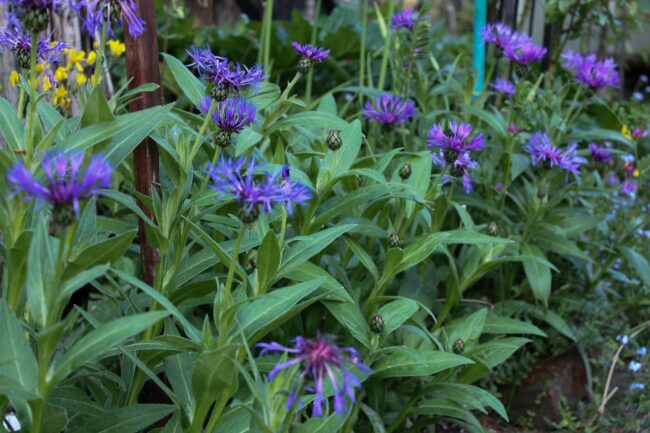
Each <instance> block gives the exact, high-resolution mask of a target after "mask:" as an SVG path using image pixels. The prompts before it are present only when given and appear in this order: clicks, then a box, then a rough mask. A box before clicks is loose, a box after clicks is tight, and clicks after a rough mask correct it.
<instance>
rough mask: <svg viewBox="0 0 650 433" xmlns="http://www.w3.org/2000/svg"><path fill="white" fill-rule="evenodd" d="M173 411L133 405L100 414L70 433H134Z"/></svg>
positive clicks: (168, 407) (145, 405)
mask: <svg viewBox="0 0 650 433" xmlns="http://www.w3.org/2000/svg"><path fill="white" fill-rule="evenodd" d="M174 410H175V407H174V406H171V405H163V404H135V405H131V406H126V407H122V408H119V409H116V410H113V411H110V412H104V413H100V414H99V415H98V416H96V417H94V418H90V419H89V420H87V421H86V422H84V423H83V424H82V425H81V427H79V428H78V429H75V430H73V431H72V432H71V433H136V432H139V431H144V430H145V429H146V428H147V427H149V426H150V425H151V424H153V423H155V422H156V421H158V420H159V419H162V418H164V417H166V416H167V415H169V414H170V413H172V412H173V411H174Z"/></svg>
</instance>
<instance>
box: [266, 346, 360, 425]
mask: <svg viewBox="0 0 650 433" xmlns="http://www.w3.org/2000/svg"><path fill="white" fill-rule="evenodd" d="M258 347H261V348H262V351H261V352H260V355H266V354H269V353H286V354H287V355H288V356H289V360H288V361H286V362H282V363H280V364H277V365H276V366H275V367H274V368H273V370H271V372H270V373H269V376H268V378H269V380H273V379H274V378H275V377H276V376H277V375H278V373H280V372H281V371H282V370H284V369H286V368H288V367H291V366H293V365H300V366H301V373H300V382H301V383H302V382H305V381H311V382H313V387H311V386H305V387H304V389H305V390H307V391H311V392H313V393H314V406H313V408H312V416H322V415H323V403H324V402H325V394H324V384H325V381H326V380H328V381H329V383H330V385H331V386H332V390H333V391H334V410H335V411H336V413H338V414H343V413H345V412H346V411H347V401H348V400H349V401H350V403H354V401H355V391H354V390H355V389H356V388H360V387H361V382H360V381H359V379H358V378H357V376H355V375H354V373H352V371H350V368H349V367H350V366H355V367H356V369H357V370H359V371H360V372H366V371H370V369H369V368H368V367H367V366H365V365H364V364H363V363H362V362H361V359H360V358H359V354H358V353H357V351H356V350H355V349H354V348H352V347H338V346H337V345H336V344H334V342H333V341H332V340H330V339H329V338H327V337H324V336H321V335H320V334H319V335H317V336H316V338H314V339H313V340H308V339H306V338H303V337H296V338H295V339H294V340H293V347H287V346H282V345H281V344H278V343H260V344H258ZM298 388H299V386H298V385H296V386H295V387H294V391H292V392H291V395H290V396H289V399H288V401H287V407H288V408H290V407H291V406H293V404H294V403H295V401H296V399H297V398H298V395H297V394H298Z"/></svg>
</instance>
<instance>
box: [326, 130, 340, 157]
mask: <svg viewBox="0 0 650 433" xmlns="http://www.w3.org/2000/svg"><path fill="white" fill-rule="evenodd" d="M342 144H343V142H342V141H341V131H339V130H338V129H332V130H330V131H329V132H328V133H327V147H328V148H329V149H330V150H331V151H333V152H336V151H337V150H339V149H340V148H341V145H342Z"/></svg>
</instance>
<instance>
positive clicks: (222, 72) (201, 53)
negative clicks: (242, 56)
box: [187, 47, 264, 101]
mask: <svg viewBox="0 0 650 433" xmlns="http://www.w3.org/2000/svg"><path fill="white" fill-rule="evenodd" d="M187 54H189V56H190V57H191V58H192V60H193V62H192V63H190V65H189V66H192V67H194V69H196V70H197V72H198V73H199V74H200V75H201V77H202V78H203V79H204V80H206V81H207V82H208V85H209V86H208V91H209V92H210V93H209V96H211V97H212V98H214V99H216V100H218V101H222V100H224V99H226V98H227V97H228V95H230V94H235V95H237V94H239V93H240V92H241V91H242V89H244V88H247V87H250V88H251V89H253V90H254V91H257V89H258V87H259V85H260V83H261V82H262V80H263V79H264V71H263V70H262V68H261V67H260V66H258V65H255V66H253V67H252V68H248V67H247V66H244V65H241V64H239V63H236V62H229V61H228V59H227V58H225V57H219V56H216V55H214V54H213V53H212V51H210V48H208V47H206V48H197V47H192V48H190V49H189V50H187Z"/></svg>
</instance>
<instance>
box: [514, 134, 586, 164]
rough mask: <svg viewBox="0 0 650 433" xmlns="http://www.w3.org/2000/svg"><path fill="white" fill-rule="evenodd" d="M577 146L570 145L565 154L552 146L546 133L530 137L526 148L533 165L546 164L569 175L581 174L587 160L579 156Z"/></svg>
mask: <svg viewBox="0 0 650 433" xmlns="http://www.w3.org/2000/svg"><path fill="white" fill-rule="evenodd" d="M576 149H577V145H576V144H575V143H574V144H572V145H570V146H569V147H568V148H567V149H566V150H565V151H564V152H563V151H562V150H560V149H559V148H558V147H555V146H553V145H552V144H551V139H550V138H549V136H548V135H546V133H545V132H536V133H534V134H532V135H531V136H530V139H529V140H528V145H526V147H525V148H524V150H526V151H527V152H528V153H530V158H531V160H532V162H533V165H537V164H539V163H540V162H545V163H546V164H547V165H548V166H549V167H551V168H552V167H559V168H561V169H562V170H566V171H568V172H569V173H573V174H580V170H579V169H580V165H581V164H583V163H585V162H586V160H585V159H584V158H583V157H581V156H579V155H578V151H577V150H576Z"/></svg>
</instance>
